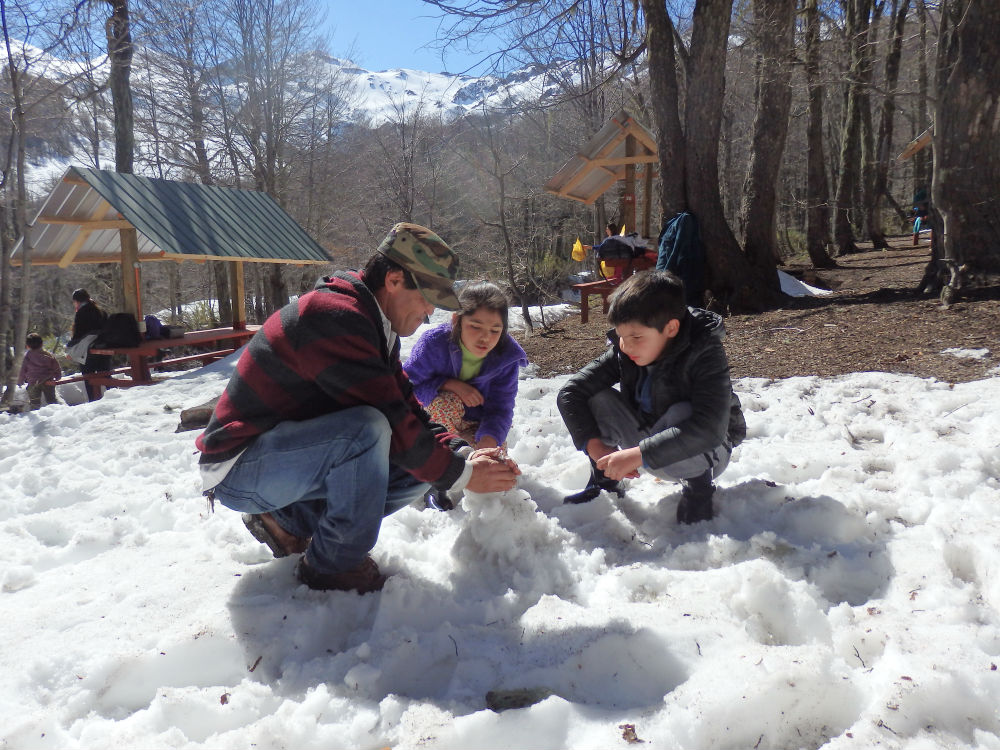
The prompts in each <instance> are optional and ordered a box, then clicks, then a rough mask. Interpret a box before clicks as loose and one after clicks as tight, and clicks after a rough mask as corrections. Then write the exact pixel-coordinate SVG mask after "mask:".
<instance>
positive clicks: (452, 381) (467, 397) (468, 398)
mask: <svg viewBox="0 0 1000 750" xmlns="http://www.w3.org/2000/svg"><path fill="white" fill-rule="evenodd" d="M438 390H441V391H451V392H452V393H454V394H455V395H456V396H458V397H459V398H460V399H461V400H462V403H463V404H465V405H466V406H482V405H483V394H482V393H480V392H479V391H478V390H477V389H475V388H473V387H472V386H471V385H469V384H468V383H465V382H463V381H461V380H458V379H456V378H448V379H447V380H446V381H444V382H443V383H442V384H441V387H440V388H439V389H438Z"/></svg>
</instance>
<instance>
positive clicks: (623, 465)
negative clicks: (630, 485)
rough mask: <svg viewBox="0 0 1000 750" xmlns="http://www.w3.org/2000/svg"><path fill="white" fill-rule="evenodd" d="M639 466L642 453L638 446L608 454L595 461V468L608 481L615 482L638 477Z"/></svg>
mask: <svg viewBox="0 0 1000 750" xmlns="http://www.w3.org/2000/svg"><path fill="white" fill-rule="evenodd" d="M640 466H642V451H640V450H639V448H638V446H636V447H635V448H627V449H626V450H623V451H614V452H613V453H608V454H607V455H606V456H603V457H601V458H599V459H598V460H597V468H598V469H600V470H601V471H603V472H604V476H606V477H607V478H608V479H613V480H615V481H616V482H617V481H618V480H619V479H625V478H626V477H630V478H634V477H637V476H639V467H640Z"/></svg>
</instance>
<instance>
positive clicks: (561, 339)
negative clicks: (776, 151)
mask: <svg viewBox="0 0 1000 750" xmlns="http://www.w3.org/2000/svg"><path fill="white" fill-rule="evenodd" d="M890 244H891V245H892V246H893V247H892V249H890V250H887V251H882V250H878V251H866V252H861V253H858V254H854V255H848V256H844V257H841V258H838V259H837V267H836V268H832V269H828V270H822V271H814V270H813V269H812V267H811V266H794V265H789V266H783V267H782V269H781V270H783V271H785V272H786V273H789V274H791V275H793V276H795V277H797V278H799V279H801V280H803V281H804V282H806V283H808V284H810V285H811V286H815V287H819V288H824V289H829V290H831V291H832V293H831V294H829V295H826V296H816V297H797V298H786V300H785V303H784V306H783V307H782V308H780V309H777V310H770V311H768V312H764V313H760V314H757V315H732V316H729V317H727V318H726V320H725V324H726V330H727V332H728V336H727V338H726V342H725V345H726V351H727V353H728V355H729V362H730V367H731V369H732V374H733V377H734V378H741V377H759V378H787V377H792V376H796V375H821V376H832V375H841V374H844V373H849V372H867V371H880V372H895V373H910V374H913V375H918V376H920V377H932V378H937V379H938V380H941V381H944V382H949V383H962V382H968V381H972V380H979V379H982V378H986V377H991V376H995V375H998V374H1000V283H998V282H997V281H996V280H993V281H992V282H990V283H988V284H985V285H981V286H977V287H973V288H967V289H964V290H962V294H961V295H960V296H959V298H958V299H957V300H956V301H955V302H954V303H953V304H952V305H950V306H947V307H945V306H943V305H942V304H941V302H940V300H939V299H938V298H937V297H936V296H933V295H927V294H919V293H918V292H917V291H916V290H917V285H918V284H919V283H920V280H921V278H922V277H923V272H924V268H925V267H926V265H927V261H928V260H929V258H930V247H929V243H928V242H927V241H921V243H920V244H919V245H918V246H917V247H914V246H913V245H912V239H911V236H910V235H906V236H902V237H897V238H893V239H892V240H890ZM609 328H610V326H609V324H608V323H607V320H606V319H605V317H604V315H603V314H602V312H601V303H600V299H599V298H598V299H596V300H595V299H594V298H591V309H590V321H589V323H588V324H587V325H583V324H582V323H581V322H580V317H579V316H578V315H572V316H570V317H568V318H566V319H564V320H562V321H560V322H558V323H556V324H555V325H554V326H552V327H551V328H550V329H548V330H543V329H542V328H536V330H535V332H534V334H531V335H525V334H522V333H520V332H518V333H517V334H516V335H517V336H518V339H519V341H520V343H521V345H522V346H523V347H524V349H525V351H526V352H527V354H528V358H529V360H530V361H531V362H533V363H534V364H536V365H537V367H538V374H539V376H542V377H547V376H551V375H558V374H563V373H567V372H573V371H576V370H578V369H579V368H580V367H582V366H583V365H584V364H586V363H587V362H589V361H590V360H591V359H593V358H594V357H596V356H597V355H599V354H600V353H601V351H603V349H604V345H605V342H606V339H605V334H606V332H607V331H608V330H609ZM948 349H957V350H962V351H963V352H965V353H970V352H975V351H979V353H980V354H982V351H981V350H988V352H989V353H988V354H986V355H985V356H979V357H970V356H955V355H954V354H946V353H944V352H945V351H946V350H948Z"/></svg>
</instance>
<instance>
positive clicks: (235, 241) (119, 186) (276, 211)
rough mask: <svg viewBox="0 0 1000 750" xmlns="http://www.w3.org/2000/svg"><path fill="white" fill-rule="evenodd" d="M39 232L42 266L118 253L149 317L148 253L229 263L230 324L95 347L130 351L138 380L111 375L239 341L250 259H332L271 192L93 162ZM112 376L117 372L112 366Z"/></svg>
mask: <svg viewBox="0 0 1000 750" xmlns="http://www.w3.org/2000/svg"><path fill="white" fill-rule="evenodd" d="M30 238H31V253H30V260H29V262H30V263H31V264H32V265H35V266H43V265H48V266H57V267H59V268H66V267H68V266H70V265H80V264H84V263H119V264H120V265H121V271H122V272H121V279H122V299H123V300H124V308H125V309H124V312H128V313H131V314H132V315H134V316H135V317H136V320H137V321H140V322H141V321H142V320H143V311H142V299H141V294H140V289H141V286H140V278H141V274H140V264H141V263H148V262H154V261H165V260H172V261H184V260H193V261H196V262H202V263H203V262H205V261H209V260H212V261H225V262H228V263H229V288H230V291H231V294H232V310H233V320H232V325H231V327H228V328H218V329H213V330H212V331H194V332H191V333H185V335H184V336H183V337H180V338H176V339H162V340H157V341H149V342H143V343H142V344H140V346H139V347H131V348H121V349H113V350H100V351H98V350H97V349H94V350H92V351H94V352H96V353H106V354H125V355H127V356H128V357H129V361H130V367H129V368H127V369H128V370H129V372H128V373H127V374H128V375H130V376H131V378H130V380H129V381H126V382H121V381H113V382H110V383H105V384H106V385H108V384H109V385H138V384H145V383H149V382H153V381H152V378H151V377H150V374H149V359H150V358H151V357H152V356H153V355H155V354H156V353H157V352H158V351H159V350H162V349H169V348H172V347H175V346H206V345H207V346H211V345H213V344H218V342H220V341H223V342H227V346H239V345H241V344H242V343H243V342H244V341H245V340H246V339H248V338H249V337H250V336H252V335H253V330H255V327H250V328H248V327H247V323H246V300H245V297H246V283H245V281H244V274H243V264H244V263H248V262H249V263H290V264H295V265H304V264H324V265H325V264H329V263H330V262H331V258H330V256H329V255H328V254H327V252H326V251H325V250H324V249H323V248H322V247H321V246H320V245H319V243H317V242H316V241H315V240H314V239H313V238H312V237H310V236H309V234H308V233H307V232H306V231H305V230H304V229H303V228H302V227H301V226H299V225H298V223H296V222H295V220H294V219H292V217H291V216H289V215H288V214H287V213H286V212H285V211H284V209H282V208H281V206H279V205H278V204H277V202H276V201H275V200H274V199H273V198H271V196H269V195H267V194H265V193H261V192H258V191H254V190H244V189H239V188H227V187H216V186H209V185H201V184H198V183H192V182H180V181H177V180H165V179H155V178H151V177H141V176H138V175H133V174H125V173H121V172H112V171H108V170H103V169H91V168H86V167H69V168H68V169H67V170H66V172H65V174H64V175H63V176H62V179H61V180H60V181H59V183H58V184H57V185H56V186H55V187H54V188H53V189H52V191H51V192H50V193H49V195H48V197H47V198H46V199H45V201H44V202H43V203H42V206H41V208H40V209H39V211H38V213H37V215H36V216H35V218H34V220H33V221H32V222H31V225H30ZM23 242H24V238H23V237H22V238H21V239H20V240H18V243H17V245H16V246H15V248H14V251H13V253H12V256H11V263H12V264H13V265H20V264H21V262H22V261H23V258H24V248H23ZM230 351H231V349H230ZM220 353H221V352H213V353H212V354H220ZM182 359H183V358H182ZM177 361H180V360H179V359H175V360H167V361H166V363H172V362H177ZM159 364H164V363H159ZM106 379H107V380H111V376H110V375H109V376H108V378H106Z"/></svg>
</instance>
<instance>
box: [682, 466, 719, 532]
mask: <svg viewBox="0 0 1000 750" xmlns="http://www.w3.org/2000/svg"><path fill="white" fill-rule="evenodd" d="M681 487H682V489H681V500H680V502H679V503H677V523H698V522H699V521H711V520H712V517H713V516H714V515H715V514H714V512H713V511H712V496H713V495H714V494H715V485H714V484H712V470H711V469H709V470H708V471H706V472H705V473H704V474H702V475H701V476H697V477H694V478H692V479H682V480H681Z"/></svg>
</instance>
